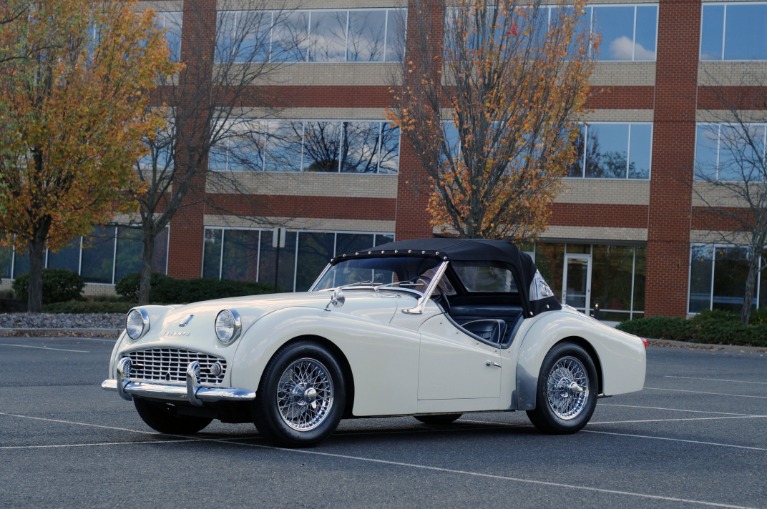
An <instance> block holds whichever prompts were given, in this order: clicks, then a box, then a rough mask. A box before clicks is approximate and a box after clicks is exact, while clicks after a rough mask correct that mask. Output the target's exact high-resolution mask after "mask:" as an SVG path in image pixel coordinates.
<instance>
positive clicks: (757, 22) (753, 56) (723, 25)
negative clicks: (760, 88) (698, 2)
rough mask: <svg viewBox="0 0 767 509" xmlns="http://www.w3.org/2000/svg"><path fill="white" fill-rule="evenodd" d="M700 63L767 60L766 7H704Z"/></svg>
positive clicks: (750, 5) (739, 5)
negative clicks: (707, 61)
mask: <svg viewBox="0 0 767 509" xmlns="http://www.w3.org/2000/svg"><path fill="white" fill-rule="evenodd" d="M702 15H703V20H702V23H701V40H700V59H701V60H709V61H715V60H767V32H765V30H764V27H765V26H767V3H756V2H754V3H747V4H704V5H703V12H702Z"/></svg>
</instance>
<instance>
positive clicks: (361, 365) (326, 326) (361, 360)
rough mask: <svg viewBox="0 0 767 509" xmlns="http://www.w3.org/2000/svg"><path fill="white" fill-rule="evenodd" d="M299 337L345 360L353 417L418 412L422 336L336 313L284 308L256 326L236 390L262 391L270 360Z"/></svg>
mask: <svg viewBox="0 0 767 509" xmlns="http://www.w3.org/2000/svg"><path fill="white" fill-rule="evenodd" d="M300 337H319V338H323V339H324V340H327V341H329V342H331V343H332V344H334V345H335V346H336V347H337V348H338V349H339V350H340V351H341V352H342V353H343V355H344V356H345V357H346V360H347V362H348V364H349V366H350V368H351V373H352V377H353V378H354V380H353V383H354V403H353V408H352V413H353V414H354V415H359V416H361V415H384V414H407V413H415V412H416V405H417V401H416V398H417V390H418V352H419V346H420V335H419V334H418V333H417V332H414V331H410V330H407V329H403V328H400V327H395V326H392V325H389V324H388V323H382V322H379V321H376V320H371V319H368V318H363V317H359V316H355V315H349V314H344V313H342V312H339V311H332V310H331V311H324V310H322V309H313V308H290V309H283V310H279V311H274V312H272V313H269V314H267V315H266V316H264V317H262V318H261V319H259V320H258V321H256V322H255V323H254V324H253V325H252V326H251V327H250V328H249V329H248V331H246V333H245V334H244V336H243V337H242V338H241V339H240V341H239V345H238V347H237V352H236V355H235V356H234V364H233V366H232V371H231V373H232V386H233V387H239V388H244V389H250V390H253V391H257V390H258V385H259V382H260V380H261V376H262V374H263V372H264V370H265V368H266V365H267V364H268V362H269V360H270V359H271V358H272V357H273V356H274V354H275V353H276V352H277V351H278V350H279V349H280V347H282V346H283V345H285V344H286V343H288V342H289V341H291V340H293V339H296V338H300Z"/></svg>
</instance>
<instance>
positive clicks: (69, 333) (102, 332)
mask: <svg viewBox="0 0 767 509" xmlns="http://www.w3.org/2000/svg"><path fill="white" fill-rule="evenodd" d="M121 332H122V329H105V328H97V327H94V328H81V329H75V328H70V329H34V328H25V327H18V328H0V337H12V336H16V337H72V338H109V339H117V338H118V337H119V336H120V333H121Z"/></svg>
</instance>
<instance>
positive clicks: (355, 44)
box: [347, 9, 386, 62]
mask: <svg viewBox="0 0 767 509" xmlns="http://www.w3.org/2000/svg"><path fill="white" fill-rule="evenodd" d="M385 41H386V11H385V10H382V9H381V10H374V11H363V10H351V11H349V36H348V42H347V60H349V61H350V62H382V61H383V59H384V44H385Z"/></svg>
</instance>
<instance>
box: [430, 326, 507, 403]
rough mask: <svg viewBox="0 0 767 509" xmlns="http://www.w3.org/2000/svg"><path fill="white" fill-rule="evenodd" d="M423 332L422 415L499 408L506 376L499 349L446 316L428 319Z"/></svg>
mask: <svg viewBox="0 0 767 509" xmlns="http://www.w3.org/2000/svg"><path fill="white" fill-rule="evenodd" d="M419 332H420V333H421V348H420V358H419V374H418V381H419V383H418V400H419V411H422V412H423V411H450V410H454V411H459V410H481V409H492V408H497V405H498V397H499V393H500V386H501V376H502V373H503V365H502V360H501V355H500V351H499V349H498V348H495V347H493V346H492V345H489V344H486V343H484V342H482V341H479V340H477V339H475V338H473V337H471V336H469V335H468V334H466V333H465V332H463V331H462V330H460V329H459V328H458V327H457V326H456V325H455V324H454V323H453V322H452V321H451V320H450V319H448V318H447V317H446V316H445V315H437V316H434V317H432V318H430V319H428V320H427V321H425V322H424V323H423V325H422V326H421V328H420V331H419ZM428 401H435V402H436V401H444V402H447V401H453V402H455V406H450V405H447V404H444V405H439V404H436V405H430V404H428V403H427V402H428Z"/></svg>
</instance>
